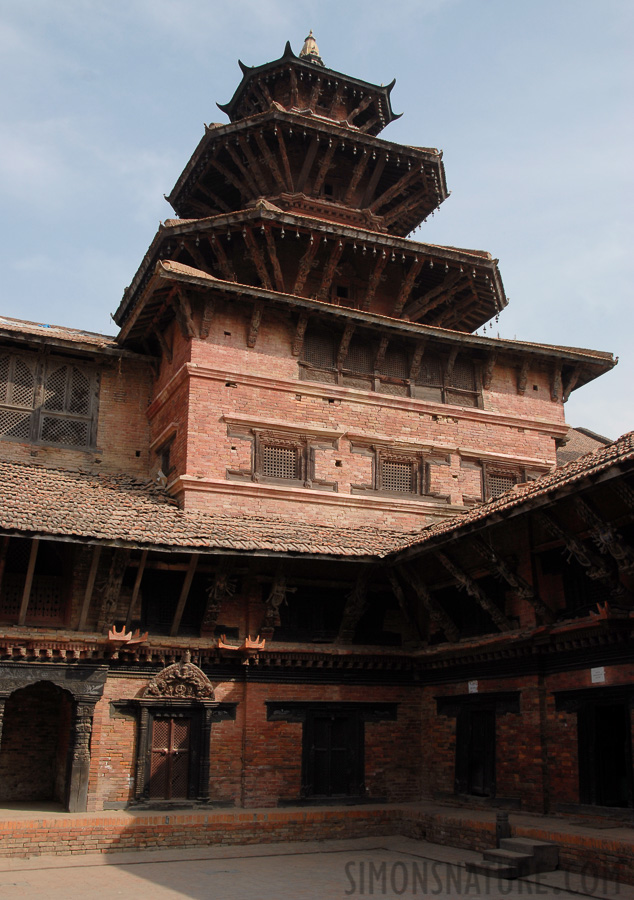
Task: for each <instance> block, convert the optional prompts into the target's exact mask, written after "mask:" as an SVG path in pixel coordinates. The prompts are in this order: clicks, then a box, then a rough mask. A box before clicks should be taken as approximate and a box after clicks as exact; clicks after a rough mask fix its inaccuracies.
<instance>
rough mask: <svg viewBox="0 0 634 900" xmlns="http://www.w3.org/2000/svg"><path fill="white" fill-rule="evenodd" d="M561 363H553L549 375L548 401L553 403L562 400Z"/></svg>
mask: <svg viewBox="0 0 634 900" xmlns="http://www.w3.org/2000/svg"><path fill="white" fill-rule="evenodd" d="M562 395H563V387H562V383H561V363H555V365H554V366H553V368H552V372H551V373H550V399H551V400H552V401H553V403H556V402H557V401H558V400H561V399H562Z"/></svg>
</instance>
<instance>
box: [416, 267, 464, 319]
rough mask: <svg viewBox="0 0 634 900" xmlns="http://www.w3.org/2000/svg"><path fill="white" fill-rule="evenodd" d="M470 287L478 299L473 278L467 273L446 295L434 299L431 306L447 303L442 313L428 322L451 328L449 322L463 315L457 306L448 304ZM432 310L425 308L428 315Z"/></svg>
mask: <svg viewBox="0 0 634 900" xmlns="http://www.w3.org/2000/svg"><path fill="white" fill-rule="evenodd" d="M469 288H471V291H472V293H473V295H474V297H475V300H476V301H477V300H478V297H477V293H476V289H475V287H474V284H473V281H472V280H471V278H470V277H469V276H468V275H466V276H464V277H463V280H462V281H458V282H456V284H455V285H454V286H453V287H452V288H451V290H449V291H448V292H447V293H446V294H445V295H444V296H442V297H438V298H437V299H436V300H434V302H433V304H431V306H433V307H437V306H441V305H442V304H445V308H444V309H443V310H441V311H440V313H439V314H438V315H437V316H435V317H434V318H433V319H430V320H428V322H427V324H428V325H441V326H443V327H447V328H450V327H451V325H450V324H449V323H450V322H453V321H454V320H457V319H459V318H462V316H463V312H462V310H461V309H458V308H455V307H451V306H449V305H448V304H449V303H451V301H452V300H453V299H454V297H455V296H456V295H457V294H460V293H461V292H462V291H464V290H468V289H469ZM430 311H431V310H430V309H429V308H428V309H425V311H424V314H425V315H427V313H428V312H430ZM419 318H420V317H419Z"/></svg>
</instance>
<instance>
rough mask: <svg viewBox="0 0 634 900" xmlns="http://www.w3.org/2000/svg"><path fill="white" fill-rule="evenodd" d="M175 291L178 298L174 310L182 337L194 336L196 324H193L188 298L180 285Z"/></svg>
mask: <svg viewBox="0 0 634 900" xmlns="http://www.w3.org/2000/svg"><path fill="white" fill-rule="evenodd" d="M176 293H177V298H178V299H177V300H176V302H175V303H174V312H175V313H176V320H177V321H178V324H179V326H180V329H181V331H182V333H183V337H184V338H185V339H186V340H187V339H189V338H193V337H196V326H195V325H194V319H193V317H192V308H191V305H190V303H189V298H188V297H187V294H186V293H185V291H184V290H183V288H181V287H180V286H179V287H178V288H177V289H176Z"/></svg>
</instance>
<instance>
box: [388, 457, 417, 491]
mask: <svg viewBox="0 0 634 900" xmlns="http://www.w3.org/2000/svg"><path fill="white" fill-rule="evenodd" d="M381 487H382V488H383V490H384V491H398V492H399V493H403V494H411V493H412V491H413V490H414V462H413V461H404V460H392V459H383V460H381Z"/></svg>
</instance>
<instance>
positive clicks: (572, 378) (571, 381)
mask: <svg viewBox="0 0 634 900" xmlns="http://www.w3.org/2000/svg"><path fill="white" fill-rule="evenodd" d="M580 375H581V366H580V365H577V366H575V367H574V368H573V370H572V372H571V373H570V374H569V375H568V377H567V378H566V383H565V385H564V393H563V397H562V399H563V402H564V403H567V402H568V400H569V399H570V395H571V394H572V392H573V390H574V389H575V387H576V386H577V382H578V381H579V376H580Z"/></svg>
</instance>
